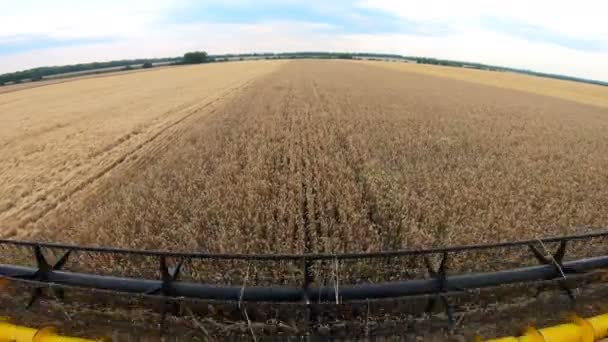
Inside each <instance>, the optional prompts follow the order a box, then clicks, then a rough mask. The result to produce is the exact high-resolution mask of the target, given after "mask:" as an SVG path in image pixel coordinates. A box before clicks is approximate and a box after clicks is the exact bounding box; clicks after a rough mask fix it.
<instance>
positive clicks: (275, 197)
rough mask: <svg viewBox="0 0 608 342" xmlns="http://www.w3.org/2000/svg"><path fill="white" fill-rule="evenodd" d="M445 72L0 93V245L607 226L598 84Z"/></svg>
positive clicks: (396, 240) (606, 142)
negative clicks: (2, 240)
mask: <svg viewBox="0 0 608 342" xmlns="http://www.w3.org/2000/svg"><path fill="white" fill-rule="evenodd" d="M417 68H419V69H417ZM444 69H445V68H441V69H438V70H440V71H441V72H438V71H437V70H435V69H433V71H432V72H429V70H431V69H429V68H427V66H417V65H406V64H398V63H384V64H382V63H372V62H358V61H290V62H277V61H273V62H262V61H259V62H244V63H224V64H216V65H204V66H195V67H180V68H168V69H163V70H154V71H149V72H141V73H134V74H129V75H118V76H110V77H101V78H93V79H85V80H77V81H72V82H68V83H62V84H55V85H49V86H44V87H39V88H34V89H27V90H21V91H16V92H12V93H6V94H0V119H1V120H2V122H3V125H2V127H1V128H0V139H1V140H0V144H1V146H2V152H1V154H2V159H1V161H0V168H1V170H2V179H1V181H0V189H2V193H4V194H7V196H4V198H2V205H1V208H0V223H1V224H2V227H3V230H2V232H1V233H2V236H5V237H7V236H8V237H17V238H26V239H41V240H51V241H63V242H70V243H78V244H86V245H112V246H122V247H133V248H146V249H168V250H187V251H209V252H239V253H259V252H267V253H277V252H297V253H301V252H343V251H377V250H389V249H398V248H413V247H429V246H441V245H456V244H468V243H485V242H495V241H497V240H500V241H506V240H517V239H523V238H536V237H540V236H548V235H551V236H553V235H560V234H566V233H573V232H580V231H583V230H585V229H587V228H583V227H584V226H593V227H600V226H605V225H606V222H608V211H606V210H605V209H606V200H607V199H608V186H606V184H608V183H607V181H608V171H607V170H608V136H607V135H606V134H605V132H606V131H607V129H608V109H607V108H606V107H605V106H603V105H602V101H603V100H605V99H606V98H608V92H607V89H608V88H605V87H599V86H588V85H580V84H576V83H572V82H563V81H557V80H548V79H537V78H533V77H529V76H519V75H517V76H516V78H517V79H516V80H513V79H512V78H513V77H515V76H514V75H510V74H505V75H504V78H503V79H501V78H498V77H495V76H486V74H483V72H481V71H475V72H474V73H472V74H471V72H472V71H471V70H462V69H449V70H448V69H445V70H448V71H445V72H444ZM454 75H456V76H454ZM471 75H473V76H471ZM480 75H483V76H480ZM487 75H490V73H488V74H487ZM492 82H494V83H500V84H496V85H499V86H498V87H495V86H493V85H495V84H494V83H492ZM530 87H532V88H534V89H533V90H529V89H527V88H530ZM543 87H544V88H543ZM539 94H544V95H547V96H544V95H539ZM572 94H577V95H576V96H574V97H573V95H572ZM592 99H596V102H595V103H593V105H589V103H590V101H592ZM597 99H599V100H597Z"/></svg>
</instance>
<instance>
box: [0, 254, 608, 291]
mask: <svg viewBox="0 0 608 342" xmlns="http://www.w3.org/2000/svg"><path fill="white" fill-rule="evenodd" d="M563 267H564V268H567V269H569V270H571V271H572V272H575V273H577V274H582V273H584V272H587V271H591V270H595V269H599V268H606V267H608V256H600V257H593V258H585V259H579V260H574V261H567V262H564V263H563ZM36 272H38V269H35V268H31V267H23V266H12V265H0V276H1V277H5V278H7V279H9V280H16V281H19V280H20V279H28V278H30V277H27V275H28V274H31V275H34V274H36ZM24 275H25V276H24ZM560 277H561V275H560V274H559V272H558V271H556V268H555V267H554V266H553V265H549V264H544V265H538V266H528V267H521V268H515V269H509V270H502V271H497V272H485V273H471V274H461V275H453V276H447V277H445V279H443V280H442V281H441V282H440V281H438V280H437V279H416V280H405V281H395V282H386V283H374V284H362V285H350V286H342V287H340V288H339V290H338V291H339V292H338V293H336V288H335V287H332V286H327V287H312V286H311V287H309V288H308V289H307V291H308V292H307V293H308V297H309V298H315V300H319V301H321V302H332V301H335V300H336V298H337V297H339V298H340V300H341V301H349V300H351V301H352V300H361V299H381V298H397V297H406V296H414V295H425V294H436V293H439V292H445V291H461V290H466V289H478V288H484V287H492V286H499V285H506V284H515V283H527V282H537V281H542V280H547V279H556V278H560ZM36 282H37V283H41V284H48V285H53V284H57V285H65V286H74V287H82V288H91V289H100V290H111V291H117V292H125V293H133V294H149V293H151V292H153V291H154V289H158V288H162V287H163V286H167V284H166V283H165V284H163V280H153V279H140V278H125V277H113V276H102V275H93V274H84V273H75V272H65V271H54V270H51V271H48V272H47V273H46V274H45V277H43V278H40V279H38V280H36ZM165 282H166V280H165ZM170 286H171V289H172V291H171V294H170V297H185V298H197V299H211V300H224V301H241V300H242V301H257V302H299V301H301V300H302V298H303V296H304V293H303V291H305V290H304V289H303V288H301V287H289V286H268V287H262V286H254V287H242V286H223V285H209V284H201V283H194V282H185V281H173V282H172V283H171V284H170ZM164 296H167V295H164Z"/></svg>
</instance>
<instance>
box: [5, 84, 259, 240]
mask: <svg viewBox="0 0 608 342" xmlns="http://www.w3.org/2000/svg"><path fill="white" fill-rule="evenodd" d="M254 80H255V77H253V78H251V79H249V80H246V81H245V82H237V83H235V84H232V85H231V86H228V87H226V88H225V89H223V90H220V91H219V92H218V93H216V94H215V95H212V96H209V97H208V98H207V99H209V100H208V101H207V102H206V103H204V104H203V105H200V106H196V107H194V108H192V109H190V110H188V111H187V112H186V113H185V114H184V115H183V116H181V117H179V118H178V119H176V120H174V121H171V122H170V123H169V124H167V125H165V126H163V127H161V128H160V129H159V130H158V131H157V132H155V133H153V134H152V135H151V136H150V137H148V138H147V139H146V140H144V141H143V142H141V143H139V144H137V145H136V146H135V147H134V148H132V149H131V150H129V151H128V152H127V153H125V154H123V155H121V156H119V157H118V158H117V159H115V160H114V161H112V162H111V163H110V164H109V165H107V166H105V167H103V168H102V169H101V170H99V171H98V172H95V173H94V174H93V175H91V176H90V177H88V178H86V179H85V180H84V181H83V182H81V183H79V184H78V185H76V186H75V187H73V188H72V189H70V190H69V191H68V192H66V193H64V194H62V195H61V196H59V197H58V198H57V200H56V201H54V202H52V203H49V204H48V205H47V206H45V208H43V209H42V210H41V211H40V212H38V213H36V214H35V215H33V216H29V217H27V218H26V219H23V220H21V221H20V222H19V227H20V230H24V229H23V228H26V227H28V226H29V225H34V224H36V223H38V222H39V221H40V220H41V219H43V218H44V217H46V216H47V215H49V214H51V213H52V212H53V211H54V210H55V209H57V208H58V207H59V206H60V205H62V204H63V203H65V202H68V201H69V200H70V198H71V197H72V196H74V195H75V194H77V193H79V192H81V191H83V190H85V189H86V188H87V187H89V186H91V185H92V184H94V183H96V182H97V181H98V180H99V179H101V178H103V177H104V176H105V175H107V174H109V173H110V172H112V171H113V170H114V169H116V168H117V167H118V166H119V165H122V164H123V163H124V162H125V161H127V160H129V159H133V165H132V166H131V167H138V166H143V165H145V164H146V163H147V162H149V161H150V160H151V159H153V158H154V157H155V156H156V154H155V152H160V151H161V150H163V149H164V148H166V146H167V145H168V144H169V143H170V142H171V141H173V140H174V139H175V135H176V134H177V133H178V132H179V130H180V129H179V128H178V126H180V124H182V123H184V122H185V121H186V120H188V119H190V118H192V117H194V116H195V115H196V114H202V112H204V111H205V110H207V109H209V108H210V107H211V106H214V105H217V104H218V103H219V102H220V101H222V100H224V99H226V98H227V97H229V96H232V95H234V94H235V93H236V92H238V91H240V90H242V89H245V88H246V87H248V86H249V85H250V84H251V83H252V82H253V81H254ZM210 113H213V110H211V111H210ZM161 136H163V138H162V139H158V138H159V137H161ZM128 140H129V139H126V140H125V141H123V142H121V144H120V145H116V146H114V147H113V148H112V149H111V150H108V151H105V152H104V153H103V155H106V154H109V153H110V152H111V151H112V150H114V149H116V148H118V147H119V146H121V145H123V144H126V143H127V142H128ZM103 155H101V156H100V158H101V157H102V156H103ZM138 157H139V158H138ZM67 183H69V180H68V181H67V182H65V183H64V184H67ZM35 204H36V202H34V203H30V204H29V205H28V206H26V207H25V208H24V209H22V210H20V212H23V211H24V210H27V209H29V208H31V207H32V206H33V205H35ZM16 214H18V213H16ZM31 233H35V232H26V235H30V234H31ZM17 234H19V232H18V233H17Z"/></svg>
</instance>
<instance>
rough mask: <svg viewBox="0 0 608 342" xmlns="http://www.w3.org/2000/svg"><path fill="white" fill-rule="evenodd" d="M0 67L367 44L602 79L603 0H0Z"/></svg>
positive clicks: (607, 29) (605, 74)
mask: <svg viewBox="0 0 608 342" xmlns="http://www.w3.org/2000/svg"><path fill="white" fill-rule="evenodd" d="M0 1H3V2H4V3H3V4H2V11H1V12H0V72H8V71H14V70H18V69H24V68H29V67H34V66H40V65H57V64H70V63H78V62H89V61H101V60H109V59H122V58H136V57H165V56H176V55H181V54H183V52H185V51H188V50H195V49H197V50H206V51H208V52H210V53H228V52H267V51H276V52H278V51H303V50H316V51H319V50H327V51H367V52H388V53H399V54H405V55H417V56H430V57H438V58H451V59H458V60H468V61H477V62H484V63H491V64H499V65H505V66H512V67H519V68H528V69H534V70H539V71H545V72H554V73H563V74H569V75H575V76H580V77H587V78H594V79H601V80H608V62H607V61H608V23H607V22H606V20H605V18H604V17H605V13H608V5H606V4H605V3H604V2H603V1H591V0H579V1H577V2H575V3H574V2H571V1H568V2H567V1H550V0H535V1H524V0H512V1H499V0H461V1H448V0H427V1H424V2H421V1H411V0H374V1H373V0H356V1H344V0H336V1H318V0H309V1H293V0H285V1H277V0H258V1H249V0H226V1H195V0H89V1H82V0H81V1H77V0H54V1H51V0H20V1H8V0H0Z"/></svg>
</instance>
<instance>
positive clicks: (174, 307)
mask: <svg viewBox="0 0 608 342" xmlns="http://www.w3.org/2000/svg"><path fill="white" fill-rule="evenodd" d="M183 264H184V260H180V262H179V263H178V264H177V266H175V267H169V266H167V257H165V256H164V255H163V256H161V257H160V263H159V266H160V269H159V271H160V278H161V281H162V283H161V285H160V286H158V287H155V288H153V289H151V290H149V291H148V292H147V293H146V294H150V295H161V296H162V297H164V298H165V299H164V300H163V301H162V304H161V318H160V329H161V331H164V330H165V319H166V317H167V313H168V312H170V313H171V314H172V315H177V314H178V313H179V302H176V301H174V300H171V297H175V296H176V292H175V288H174V287H173V283H174V282H176V281H177V280H178V278H179V272H180V271H181V269H182V265H183Z"/></svg>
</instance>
